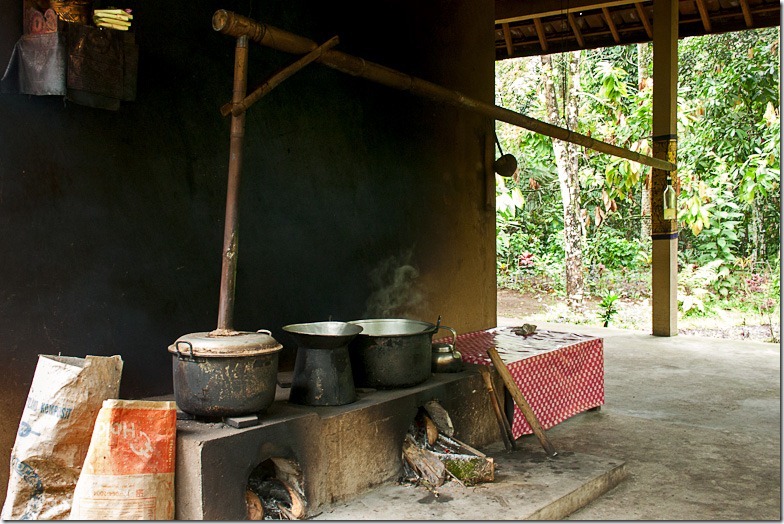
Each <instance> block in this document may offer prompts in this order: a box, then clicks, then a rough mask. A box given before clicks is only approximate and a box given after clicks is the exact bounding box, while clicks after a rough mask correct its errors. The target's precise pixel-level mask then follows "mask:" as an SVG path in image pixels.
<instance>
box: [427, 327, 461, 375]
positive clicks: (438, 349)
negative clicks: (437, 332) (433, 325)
mask: <svg viewBox="0 0 784 524" xmlns="http://www.w3.org/2000/svg"><path fill="white" fill-rule="evenodd" d="M440 328H441V329H448V330H449V331H451V332H452V343H451V344H448V343H445V342H440V343H438V342H436V343H433V344H432V345H431V348H432V355H431V366H430V367H431V370H432V371H433V373H458V372H460V371H463V355H461V354H460V352H459V351H457V350H456V349H455V345H456V344H457V331H455V330H454V329H452V328H451V327H447V326H440Z"/></svg>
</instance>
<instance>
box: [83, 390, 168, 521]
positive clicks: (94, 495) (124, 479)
mask: <svg viewBox="0 0 784 524" xmlns="http://www.w3.org/2000/svg"><path fill="white" fill-rule="evenodd" d="M176 430H177V413H176V405H175V403H174V402H171V401H150V400H106V401H104V403H103V407H102V408H101V411H100V412H99V413H98V418H97V419H96V421H95V429H94V430H93V437H92V440H91V441H90V449H89V450H88V451H87V458H86V459H85V461H84V467H83V468H82V472H81V475H80V476H79V481H78V482H77V483H76V490H75V491H74V498H73V503H72V507H71V516H70V518H71V520H172V519H174V450H175V447H176Z"/></svg>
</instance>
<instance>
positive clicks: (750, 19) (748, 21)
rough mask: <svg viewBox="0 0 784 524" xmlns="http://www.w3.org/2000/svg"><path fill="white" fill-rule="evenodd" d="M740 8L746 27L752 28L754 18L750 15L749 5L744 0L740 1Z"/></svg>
mask: <svg viewBox="0 0 784 524" xmlns="http://www.w3.org/2000/svg"><path fill="white" fill-rule="evenodd" d="M740 8H741V9H742V10H743V20H745V21H746V27H754V17H753V16H752V15H751V9H749V3H748V2H747V1H746V0H740Z"/></svg>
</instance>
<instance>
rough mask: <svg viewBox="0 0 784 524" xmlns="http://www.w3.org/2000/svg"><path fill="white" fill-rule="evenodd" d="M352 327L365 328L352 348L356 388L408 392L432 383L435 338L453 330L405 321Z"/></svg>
mask: <svg viewBox="0 0 784 524" xmlns="http://www.w3.org/2000/svg"><path fill="white" fill-rule="evenodd" d="M350 323H351V324H356V325H358V326H362V332H361V333H360V334H358V335H357V336H356V337H355V338H354V339H353V340H352V341H351V342H350V343H349V346H348V351H349V355H350V357H351V369H352V371H353V373H354V384H355V385H356V386H358V387H367V388H377V389H394V388H406V387H411V386H415V385H417V384H421V383H422V382H424V381H425V380H427V379H429V378H430V376H431V374H432V373H431V370H430V367H431V344H432V343H433V335H434V334H435V333H436V332H437V331H438V330H439V329H451V328H447V327H444V326H441V327H440V328H439V326H436V325H435V324H431V323H430V322H423V321H420V320H408V319H402V318H380V319H367V320H353V321H351V322H350Z"/></svg>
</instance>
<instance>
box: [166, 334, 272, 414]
mask: <svg viewBox="0 0 784 524" xmlns="http://www.w3.org/2000/svg"><path fill="white" fill-rule="evenodd" d="M282 348H283V346H282V345H281V344H279V343H278V342H277V341H276V340H275V339H274V338H272V334H271V333H270V332H269V331H267V330H260V331H257V332H255V333H254V332H252V331H240V332H233V333H232V334H229V335H214V334H212V333H206V332H202V333H191V334H188V335H183V336H181V337H180V338H178V339H177V340H176V341H175V342H174V344H172V345H171V346H169V353H172V372H173V378H174V398H175V400H176V401H177V407H178V408H180V409H181V410H182V411H184V412H186V413H190V414H191V415H196V416H200V417H216V418H217V417H232V416H240V415H249V414H253V413H260V412H262V411H264V410H266V409H267V408H268V407H269V406H270V405H271V404H272V402H273V401H274V400H275V387H276V384H277V377H278V353H279V352H280V350H281V349H282Z"/></svg>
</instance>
